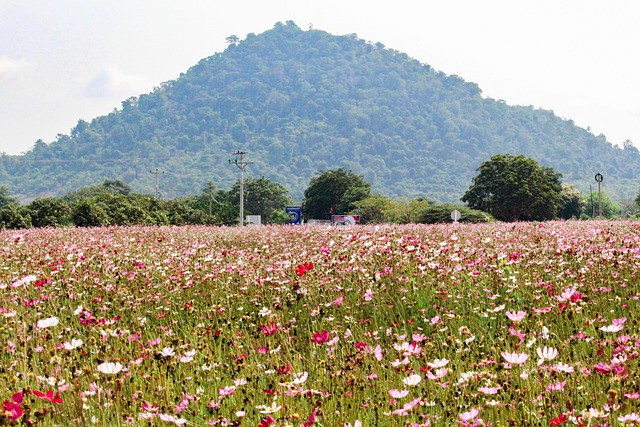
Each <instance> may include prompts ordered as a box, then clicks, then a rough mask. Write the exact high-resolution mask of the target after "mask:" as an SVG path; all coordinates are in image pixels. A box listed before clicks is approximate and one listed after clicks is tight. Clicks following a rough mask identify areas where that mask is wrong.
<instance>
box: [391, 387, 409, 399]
mask: <svg viewBox="0 0 640 427" xmlns="http://www.w3.org/2000/svg"><path fill="white" fill-rule="evenodd" d="M408 394H409V390H396V389H395V388H394V389H391V390H389V395H390V396H391V397H393V398H394V399H402V398H403V397H407V395H408Z"/></svg>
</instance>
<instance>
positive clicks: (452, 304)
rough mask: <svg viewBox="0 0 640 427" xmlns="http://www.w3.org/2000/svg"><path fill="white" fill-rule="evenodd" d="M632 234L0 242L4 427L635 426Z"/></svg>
mask: <svg viewBox="0 0 640 427" xmlns="http://www.w3.org/2000/svg"><path fill="white" fill-rule="evenodd" d="M639 275H640V224H639V223H636V222H597V221H596V222H549V223H541V224H529V223H521V224H520V223H518V224H515V225H514V224H500V223H497V224H488V225H442V226H424V225H412V226H358V227H335V228H324V227H317V228H316V227H245V228H208V227H181V228H180V227H166V228H162V227H160V228H158V227H147V228H145V227H129V228H96V229H80V228H77V229H74V228H70V229H40V230H28V231H22V232H15V231H4V232H0V345H1V346H2V350H1V352H0V385H1V387H0V392H1V393H2V395H0V400H1V401H2V404H3V412H2V416H1V417H0V425H8V424H23V425H38V426H54V425H55V426H58V425H60V426H92V425H96V426H119V425H134V426H170V425H187V426H207V425H221V426H261V427H265V426H270V425H273V426H281V425H282V426H296V427H298V426H305V427H309V426H312V425H313V426H318V427H320V426H338V427H345V426H351V427H355V426H415V427H417V426H457V425H461V426H480V425H486V426H489V425H493V426H549V425H551V426H558V425H563V424H566V425H582V426H622V425H624V426H629V425H640V407H639V406H640V405H639V404H640V379H639V378H638V375H637V372H638V359H639V358H638V356H639V354H640V335H639V325H638V320H639V316H638V310H639V303H638V300H639V299H640V294H639V293H638V283H639V282H640V279H639Z"/></svg>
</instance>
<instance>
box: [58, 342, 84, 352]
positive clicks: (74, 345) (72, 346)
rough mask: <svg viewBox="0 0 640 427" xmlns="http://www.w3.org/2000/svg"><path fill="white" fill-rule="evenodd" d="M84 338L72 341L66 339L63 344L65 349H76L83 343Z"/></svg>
mask: <svg viewBox="0 0 640 427" xmlns="http://www.w3.org/2000/svg"><path fill="white" fill-rule="evenodd" d="M82 344H83V343H82V340H76V339H73V340H71V342H69V341H65V342H64V343H63V344H62V345H63V346H64V349H65V350H74V349H76V348H78V347H80V346H81V345H82Z"/></svg>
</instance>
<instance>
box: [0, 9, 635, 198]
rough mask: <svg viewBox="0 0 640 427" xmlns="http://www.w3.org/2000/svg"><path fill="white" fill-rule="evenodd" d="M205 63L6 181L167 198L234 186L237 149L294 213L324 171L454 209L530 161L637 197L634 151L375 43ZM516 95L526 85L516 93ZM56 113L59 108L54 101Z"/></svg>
mask: <svg viewBox="0 0 640 427" xmlns="http://www.w3.org/2000/svg"><path fill="white" fill-rule="evenodd" d="M228 42H229V46H228V48H227V49H226V50H225V51H224V52H222V53H216V54H214V55H212V56H210V57H208V58H205V59H203V60H201V61H200V62H199V63H198V64H196V65H195V66H193V67H192V68H191V69H189V70H188V71H187V72H185V73H184V74H181V75H180V76H179V77H178V78H177V79H175V80H172V81H169V82H165V83H162V84H161V85H160V86H159V87H157V88H156V89H155V90H154V91H152V92H151V93H148V94H142V95H140V96H138V97H132V98H130V99H127V100H125V101H124V102H122V107H121V108H119V109H116V110H114V111H113V112H112V113H110V114H108V115H106V116H102V117H97V118H95V119H93V120H92V121H91V122H86V121H82V120H81V121H79V122H78V124H77V126H75V127H74V128H73V129H72V130H71V132H70V133H69V134H68V135H63V134H60V135H58V137H57V139H56V140H55V141H53V142H51V143H45V142H43V141H37V142H36V143H35V146H34V148H33V149H32V150H30V151H29V152H27V153H25V154H24V155H22V156H8V155H2V156H0V183H1V184H3V185H6V186H7V187H8V188H9V189H10V190H11V192H12V195H13V196H15V197H17V198H19V199H20V200H23V201H28V200H32V199H35V198H37V197H44V196H49V197H50V196H60V195H63V194H66V193H69V192H70V191H73V190H75V189H78V188H81V187H83V186H86V185H90V184H97V183H99V182H103V181H104V180H105V179H118V180H122V181H123V182H125V183H127V184H128V185H130V186H131V188H132V189H133V190H134V191H136V192H143V193H149V194H154V192H155V175H154V174H152V173H151V171H152V170H155V169H158V170H162V171H165V172H166V173H165V174H163V175H162V176H160V177H159V192H160V193H161V194H162V197H163V198H166V199H170V198H174V197H178V196H182V195H187V194H193V193H194V192H196V191H197V190H196V189H198V188H201V187H202V185H203V183H205V182H207V181H213V182H214V183H215V184H216V186H217V187H218V188H229V187H230V186H231V185H232V184H233V183H234V182H235V181H236V180H237V179H238V171H237V168H235V167H231V166H229V164H228V159H229V158H231V157H232V154H231V153H233V152H234V151H236V150H243V151H247V152H248V153H249V154H248V156H247V160H248V161H250V162H252V163H253V164H251V165H250V166H249V167H247V173H248V176H253V177H260V176H264V177H267V178H268V179H270V180H273V181H274V182H277V183H280V184H282V185H283V186H284V187H286V188H287V189H288V190H289V194H290V195H291V196H292V198H293V199H294V200H295V201H298V202H299V201H300V200H302V195H303V192H304V189H305V188H306V187H307V186H308V184H309V182H310V179H311V178H312V177H313V176H314V175H315V174H317V173H318V171H323V170H328V169H335V168H345V169H348V170H352V171H353V172H354V173H355V174H357V175H362V176H363V177H364V178H365V180H366V181H367V182H371V183H372V184H373V186H372V192H374V193H379V194H384V195H386V196H390V197H400V196H407V197H413V196H416V195H427V196H428V197H430V198H431V199H433V200H436V201H443V202H447V201H454V202H455V201H459V199H460V197H461V196H462V195H463V193H464V191H465V190H466V189H467V188H468V187H469V185H470V184H471V180H472V178H473V176H474V175H475V173H476V172H475V171H476V169H477V168H478V166H480V164H481V163H482V162H483V161H485V160H486V159H488V158H490V157H491V156H493V155H495V154H499V153H508V154H511V155H519V154H522V155H525V156H527V157H531V158H533V159H535V160H537V161H538V162H539V163H540V164H541V165H543V166H548V167H552V168H553V169H554V170H557V171H558V172H560V173H562V175H563V181H564V182H567V183H572V184H574V185H575V186H576V188H578V189H580V190H581V191H583V192H588V191H589V185H590V184H591V183H592V182H593V177H594V175H595V173H597V172H599V173H601V174H603V175H604V177H605V181H604V183H603V185H604V186H605V188H606V190H607V192H608V194H609V195H611V197H612V198H614V199H631V198H633V197H635V195H636V191H637V188H638V175H639V174H640V153H639V152H638V150H637V149H635V148H634V147H633V146H632V145H631V144H625V145H624V147H623V148H618V147H615V146H612V145H611V144H610V143H609V142H608V141H607V140H606V138H604V136H602V135H601V136H594V135H593V134H592V133H590V132H589V131H588V130H585V129H582V128H579V127H577V126H575V125H574V123H573V122H572V121H571V120H566V119H563V118H560V117H558V116H556V115H555V114H554V113H553V112H552V111H547V110H541V109H534V108H533V107H530V106H529V107H524V106H509V105H507V104H506V103H505V102H503V101H496V100H493V99H488V98H484V97H483V96H482V94H481V90H480V88H479V87H478V86H477V85H476V84H474V83H469V82H466V81H464V80H463V79H462V78H460V77H458V76H451V75H446V74H444V73H443V72H439V71H436V70H434V69H433V68H432V67H430V66H429V65H427V64H424V63H421V62H419V61H417V60H415V59H412V58H410V57H409V56H407V55H406V54H404V53H401V52H398V51H395V50H392V49H387V48H385V47H384V45H382V44H381V43H372V42H367V41H364V40H361V39H359V38H358V37H357V36H356V35H355V34H353V35H344V36H334V35H331V34H328V33H326V32H323V31H320V30H316V29H309V30H307V31H303V30H302V29H300V28H299V27H298V26H296V25H295V24H294V23H293V22H287V23H285V24H282V23H277V24H276V25H275V27H274V28H273V29H272V30H269V31H267V32H265V33H263V34H260V35H255V34H249V35H248V36H247V37H246V39H245V40H241V41H240V40H237V39H232V38H231V37H230V38H228ZM523 84H526V83H525V82H523ZM61 102H63V101H62V100H61Z"/></svg>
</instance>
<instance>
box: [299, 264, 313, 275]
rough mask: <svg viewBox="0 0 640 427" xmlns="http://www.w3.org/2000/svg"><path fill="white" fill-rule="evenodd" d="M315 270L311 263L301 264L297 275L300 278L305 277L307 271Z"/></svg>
mask: <svg viewBox="0 0 640 427" xmlns="http://www.w3.org/2000/svg"><path fill="white" fill-rule="evenodd" d="M312 268H313V264H312V263H310V262H305V263H304V264H300V265H298V268H297V269H296V274H297V275H298V276H304V275H305V274H306V273H307V271H310V270H311V269H312Z"/></svg>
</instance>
